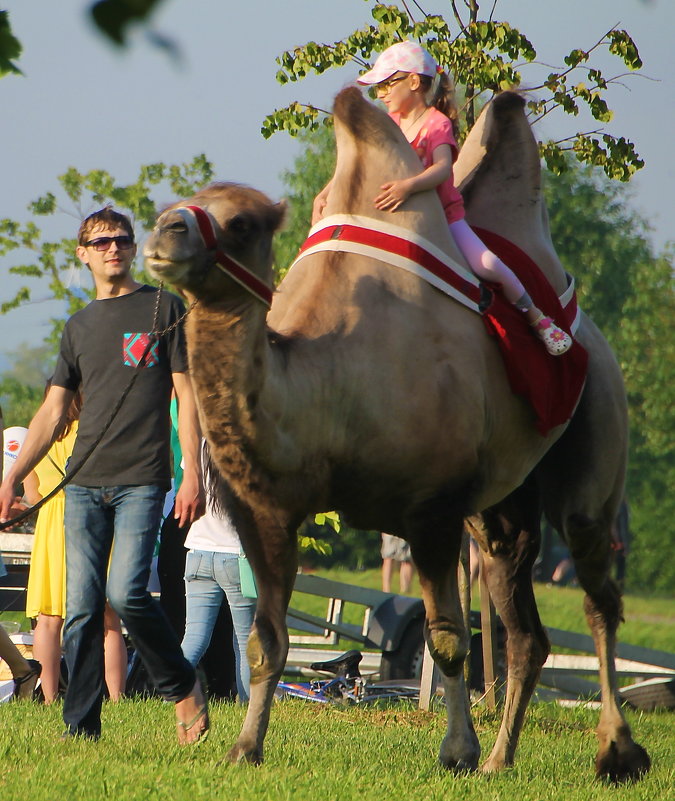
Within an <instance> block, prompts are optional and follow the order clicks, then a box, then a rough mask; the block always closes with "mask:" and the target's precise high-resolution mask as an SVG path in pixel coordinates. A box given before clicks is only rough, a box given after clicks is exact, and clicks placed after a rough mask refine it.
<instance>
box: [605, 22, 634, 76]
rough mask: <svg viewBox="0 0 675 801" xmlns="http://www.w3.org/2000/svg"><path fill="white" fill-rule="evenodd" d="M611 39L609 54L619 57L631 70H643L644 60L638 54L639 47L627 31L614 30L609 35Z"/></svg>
mask: <svg viewBox="0 0 675 801" xmlns="http://www.w3.org/2000/svg"><path fill="white" fill-rule="evenodd" d="M607 38H608V39H609V52H610V53H612V55H615V56H619V58H620V59H622V61H623V63H624V64H625V65H626V66H627V67H628V69H630V70H639V69H641V68H642V59H641V58H640V54H639V53H638V49H637V45H636V44H635V42H634V41H633V40H632V39H631V38H630V36H629V35H628V33H627V31H622V30H615V29H612V30H611V31H609V33H608V34H607Z"/></svg>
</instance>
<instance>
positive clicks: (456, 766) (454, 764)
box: [438, 741, 480, 773]
mask: <svg viewBox="0 0 675 801" xmlns="http://www.w3.org/2000/svg"><path fill="white" fill-rule="evenodd" d="M479 760H480V746H479V745H478V741H476V744H475V747H472V748H470V749H469V750H467V751H466V753H464V754H451V753H450V752H449V750H445V749H443V748H441V752H440V754H439V755H438V762H439V764H440V766H441V767H442V768H445V769H446V770H450V771H452V772H453V773H471V772H473V771H475V770H476V768H477V767H478V762H479Z"/></svg>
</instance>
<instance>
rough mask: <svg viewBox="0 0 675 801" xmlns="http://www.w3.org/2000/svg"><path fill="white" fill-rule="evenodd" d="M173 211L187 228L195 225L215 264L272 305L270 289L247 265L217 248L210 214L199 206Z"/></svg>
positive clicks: (252, 293)
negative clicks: (211, 251) (213, 252)
mask: <svg viewBox="0 0 675 801" xmlns="http://www.w3.org/2000/svg"><path fill="white" fill-rule="evenodd" d="M173 211H175V212H177V213H178V214H180V216H181V217H182V218H183V219H184V220H185V224H186V225H187V226H188V227H189V228H192V229H194V228H195V227H196V229H197V231H198V233H199V235H200V236H201V238H202V240H203V242H204V244H205V245H206V247H207V248H208V249H209V250H213V251H215V258H216V261H215V263H216V266H217V267H218V268H219V269H220V270H222V271H223V272H224V273H225V274H226V275H228V276H229V277H230V278H232V279H233V280H234V281H236V282H237V283H238V284H239V285H240V286H243V287H244V289H246V290H247V291H248V292H250V294H251V295H253V297H254V298H256V299H257V300H259V301H260V302H261V303H264V304H265V306H267V308H268V309H269V307H270V306H271V305H272V294H273V293H272V289H270V287H268V286H267V284H266V283H265V282H264V281H262V280H261V279H260V278H258V276H257V275H255V273H252V272H251V271H250V270H249V269H248V267H245V266H244V265H243V264H242V263H241V262H239V261H237V260H236V259H235V258H233V257H232V256H230V255H228V254H227V253H225V251H224V250H220V249H219V248H218V240H217V238H216V232H215V228H214V225H213V220H212V218H211V215H210V214H209V213H208V212H207V211H206V210H205V209H203V208H201V206H180V207H178V208H176V209H173Z"/></svg>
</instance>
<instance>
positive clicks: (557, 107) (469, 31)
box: [262, 0, 644, 181]
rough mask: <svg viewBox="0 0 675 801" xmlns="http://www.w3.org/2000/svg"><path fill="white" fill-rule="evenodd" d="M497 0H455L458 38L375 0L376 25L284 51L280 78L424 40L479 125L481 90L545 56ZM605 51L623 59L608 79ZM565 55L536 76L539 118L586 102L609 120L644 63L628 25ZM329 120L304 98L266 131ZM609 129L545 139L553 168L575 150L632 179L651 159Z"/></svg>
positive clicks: (518, 75)
mask: <svg viewBox="0 0 675 801" xmlns="http://www.w3.org/2000/svg"><path fill="white" fill-rule="evenodd" d="M496 4H497V0H494V2H492V3H490V9H491V10H490V15H489V18H488V19H487V20H480V19H479V17H478V15H479V3H478V2H477V0H470V2H466V3H465V5H466V11H465V12H464V16H463V14H462V13H460V10H459V8H458V3H457V2H456V0H450V7H451V10H452V14H453V16H454V22H455V25H456V26H458V27H459V31H460V32H459V34H458V35H457V36H454V37H453V35H452V33H451V31H450V28H449V26H448V24H447V23H446V22H445V20H444V19H443V18H442V17H440V16H430V15H427V14H425V13H424V12H423V11H421V10H420V12H419V16H420V20H419V21H416V20H415V19H414V17H413V13H412V11H410V8H411V6H410V5H409V4H407V3H405V2H403V3H401V5H403V6H404V8H405V10H401V9H400V8H399V7H398V6H397V5H384V4H382V3H378V2H374V3H373V8H372V17H373V19H374V20H375V25H368V26H366V27H364V28H362V29H360V30H357V31H354V33H352V34H350V35H349V36H346V37H345V38H344V39H342V40H340V41H338V42H334V43H333V44H318V43H317V42H309V43H308V44H306V45H304V46H303V47H296V48H294V49H293V50H289V51H286V52H285V53H282V54H281V56H279V58H278V59H277V62H278V64H279V66H280V69H279V71H278V72H277V80H278V81H279V82H280V83H288V82H289V81H299V80H301V79H302V78H304V77H305V76H307V75H308V74H309V73H312V72H314V73H316V74H321V73H323V72H325V71H326V70H328V69H331V68H333V67H342V66H344V65H345V64H347V63H349V62H352V61H353V62H355V63H356V64H358V65H360V66H362V67H363V68H366V67H368V66H370V64H369V61H368V59H370V58H371V56H372V55H373V54H374V53H379V52H381V51H382V50H384V49H385V48H387V47H388V46H389V45H391V44H394V43H395V42H397V41H400V40H402V39H407V38H412V39H417V40H418V41H420V42H421V43H422V44H424V46H425V47H427V49H428V50H429V51H430V53H431V54H432V55H433V56H434V58H435V59H436V61H437V62H438V63H439V64H440V65H441V66H442V67H443V68H444V69H446V70H448V71H449V72H450V73H451V74H452V75H454V76H455V79H456V81H457V83H458V84H460V85H461V86H462V87H464V95H465V98H466V103H465V115H466V120H467V124H468V127H471V125H472V123H473V120H474V116H475V101H476V100H477V99H479V98H481V96H482V98H483V99H487V98H488V97H489V96H490V95H491V94H492V93H494V92H498V91H500V90H503V89H508V88H513V87H517V86H519V85H521V83H522V78H523V73H522V72H521V70H522V71H523V72H524V68H525V67H528V66H529V67H533V66H534V62H535V59H536V55H537V54H536V51H535V49H534V47H533V45H532V44H531V42H530V41H529V39H527V37H526V36H524V35H523V34H521V33H520V31H518V30H516V29H515V28H513V27H512V26H511V25H509V23H508V22H497V21H495V20H493V12H494V8H495V6H496ZM417 8H419V6H417ZM601 49H607V50H608V51H609V53H611V54H612V55H614V56H616V57H617V59H618V60H619V61H620V62H622V67H621V70H622V72H621V73H620V74H617V75H613V76H611V77H605V76H603V74H602V72H601V71H600V70H599V69H597V68H596V67H595V66H593V63H592V57H593V54H594V53H595V51H598V50H601ZM519 60H522V62H523V64H522V65H519V64H517V63H516V62H518V61H519ZM563 61H564V66H562V67H560V68H556V69H554V70H553V71H551V72H548V74H546V75H543V76H541V79H540V81H539V83H537V81H536V80H534V81H533V80H530V81H529V82H528V85H529V86H530V87H531V91H532V92H539V93H540V97H539V98H537V99H530V100H529V101H528V104H527V105H528V109H529V112H530V114H531V119H532V121H533V122H536V121H537V120H539V119H542V118H543V117H546V116H548V115H550V114H553V113H554V112H556V111H563V112H565V113H566V114H571V115H573V116H576V115H578V114H579V111H580V109H581V108H584V109H585V110H586V111H587V112H589V113H590V115H591V117H592V118H593V119H594V120H597V121H598V122H599V123H606V122H609V120H611V119H612V111H611V110H610V109H609V107H608V105H607V102H606V100H605V98H604V95H605V93H606V91H607V90H608V89H609V88H610V87H611V86H613V85H616V84H617V83H619V82H620V81H621V80H623V78H624V77H625V72H624V67H627V68H628V70H630V71H635V70H639V69H640V68H641V67H642V61H641V60H640V56H639V54H638V50H637V47H636V46H635V43H634V42H633V40H632V39H631V38H630V36H629V35H628V33H627V32H626V31H623V30H619V29H617V28H615V27H614V28H610V30H608V31H607V33H606V34H605V35H604V36H602V37H601V38H600V39H599V40H598V41H597V42H595V43H591V44H589V46H587V47H585V48H583V49H580V48H575V49H574V50H572V51H571V52H570V53H568V54H567V55H566V56H564V58H563ZM532 73H533V70H532V69H530V70H528V76H529V75H531V74H532ZM322 124H330V116H329V115H328V112H326V111H325V110H322V109H320V108H317V107H316V106H313V105H312V104H304V103H300V102H297V101H296V102H294V103H292V104H291V105H290V106H287V107H286V108H284V109H279V110H276V111H274V112H273V113H272V114H270V115H269V116H268V117H267V118H266V119H265V121H264V122H263V126H262V133H263V135H264V136H266V137H269V136H271V135H272V134H273V133H274V132H275V131H280V130H285V131H288V132H289V133H291V134H296V133H297V132H298V131H301V130H303V129H309V130H316V129H317V128H319V127H320V126H321V125H322ZM601 130H602V129H597V130H593V131H587V132H584V133H576V134H573V135H570V136H569V137H564V138H563V139H560V140H558V141H556V142H553V141H549V142H545V143H541V144H540V149H541V153H542V155H543V157H544V158H545V160H546V163H547V165H548V167H549V169H550V170H552V171H553V172H556V173H557V172H561V171H562V170H564V169H565V168H566V166H567V163H568V162H567V160H566V159H565V157H564V154H565V151H567V150H571V151H572V152H573V153H574V155H575V156H576V158H577V159H578V160H579V161H581V162H583V163H586V164H594V165H598V166H601V167H602V168H603V170H604V171H605V173H606V174H607V175H608V176H609V177H611V178H617V179H620V180H622V181H627V180H628V179H629V178H630V176H631V175H632V174H633V173H634V172H635V171H636V170H638V169H640V168H641V167H642V166H644V163H643V162H642V160H641V159H640V158H639V156H638V155H637V153H636V152H635V148H634V146H633V144H632V142H629V141H628V140H626V139H625V138H624V137H618V138H616V137H613V136H610V135H609V134H607V133H604V134H602V135H600V133H601Z"/></svg>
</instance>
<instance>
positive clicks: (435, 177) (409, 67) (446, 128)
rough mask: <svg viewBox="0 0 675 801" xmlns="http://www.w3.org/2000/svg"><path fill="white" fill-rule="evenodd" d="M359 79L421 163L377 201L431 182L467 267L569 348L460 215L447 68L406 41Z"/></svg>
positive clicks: (394, 200)
mask: <svg viewBox="0 0 675 801" xmlns="http://www.w3.org/2000/svg"><path fill="white" fill-rule="evenodd" d="M357 80H358V83H360V84H363V85H366V86H374V87H375V90H376V92H377V95H378V97H379V98H380V99H381V100H382V102H383V103H384V104H385V106H386V107H387V110H388V112H389V116H390V117H391V118H392V119H393V120H394V122H395V123H396V124H397V125H398V126H399V127H400V129H401V131H402V132H403V134H404V136H405V138H406V139H407V140H408V141H409V142H410V144H411V146H412V147H413V149H414V150H415V152H416V153H417V155H418V156H419V157H420V160H421V161H422V164H423V166H424V170H423V171H422V172H421V173H419V174H418V175H414V176H411V177H409V178H402V179H400V180H396V181H387V182H386V183H384V184H382V186H381V187H380V190H381V191H380V193H379V194H378V195H377V197H376V198H375V200H374V203H375V208H376V209H379V210H380V211H392V212H393V211H396V210H397V209H398V208H399V207H400V206H401V205H402V204H403V203H405V201H406V200H407V199H408V198H409V197H410V196H411V195H413V194H415V193H416V192H423V191H425V190H428V189H434V188H435V189H436V191H437V192H438V195H439V197H440V200H441V203H442V204H443V208H444V211H445V216H446V219H447V221H448V225H449V228H450V233H451V234H452V238H453V240H454V242H455V244H456V245H457V247H458V249H459V251H460V252H461V254H462V255H463V256H464V258H465V259H466V261H467V263H468V264H469V266H470V267H471V269H472V270H473V272H474V273H475V274H476V275H477V276H478V277H479V278H480V279H482V280H484V281H489V282H491V283H494V284H498V285H499V286H500V287H501V289H502V292H503V294H504V296H505V297H506V299H507V300H508V301H509V302H510V303H512V304H513V305H514V306H515V307H516V308H517V309H518V310H519V311H522V312H523V313H524V314H525V318H526V319H527V321H528V323H529V324H530V325H531V326H532V328H533V330H534V331H535V333H536V334H537V336H538V337H539V338H540V339H541V341H542V342H543V343H544V346H545V347H546V350H547V351H548V352H549V353H550V354H551V355H552V356H560V355H561V354H563V353H565V352H566V351H567V350H569V348H570V347H571V345H572V338H571V337H570V336H569V334H567V333H566V332H565V331H563V330H562V329H561V328H559V327H558V326H557V325H556V324H555V322H554V321H553V320H552V319H551V318H550V317H544V315H543V314H542V313H541V311H540V310H539V309H538V308H537V306H535V305H534V303H533V301H532V298H531V297H530V296H529V294H528V293H527V291H526V290H525V287H524V286H523V285H522V283H521V282H520V281H519V280H518V278H517V277H516V275H515V274H514V273H513V271H512V270H510V269H509V268H508V267H507V266H506V265H505V264H504V263H503V262H502V261H501V260H500V259H498V258H497V256H495V254H494V253H492V252H491V251H490V250H488V248H487V247H486V246H485V245H484V244H483V242H482V241H481V240H480V239H479V238H478V236H477V235H476V234H475V233H474V232H473V230H472V229H471V228H470V226H469V224H468V223H467V222H466V220H465V219H464V203H463V200H462V196H461V194H460V193H459V191H458V189H457V188H456V187H455V185H454V180H453V163H454V162H455V161H456V159H457V155H458V147H457V142H456V140H455V133H454V126H453V120H454V119H456V118H457V107H456V105H455V101H454V87H453V85H452V82H451V81H450V78H449V77H448V75H447V74H446V73H445V72H443V71H442V70H441V69H440V67H438V65H437V64H436V62H435V61H434V59H433V58H432V57H431V56H430V55H429V53H427V51H426V50H425V49H424V48H423V47H421V46H420V45H419V44H417V43H416V42H410V41H405V42H399V43H397V44H395V45H392V46H391V47H388V48H387V49H386V50H385V51H384V52H383V53H381V54H380V56H379V57H378V59H377V61H376V62H375V66H374V67H373V69H372V70H370V71H369V72H366V73H365V74H364V75H361V76H360V77H359V78H358V79H357ZM330 186H331V184H330V183H328V185H327V186H326V187H324V189H323V190H322V191H321V192H320V193H319V194H318V195H317V197H316V199H315V201H314V207H313V218H312V224H314V223H315V222H317V221H318V220H319V219H321V217H322V216H323V211H324V208H325V206H326V201H327V198H328V194H329V192H330Z"/></svg>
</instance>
